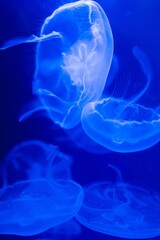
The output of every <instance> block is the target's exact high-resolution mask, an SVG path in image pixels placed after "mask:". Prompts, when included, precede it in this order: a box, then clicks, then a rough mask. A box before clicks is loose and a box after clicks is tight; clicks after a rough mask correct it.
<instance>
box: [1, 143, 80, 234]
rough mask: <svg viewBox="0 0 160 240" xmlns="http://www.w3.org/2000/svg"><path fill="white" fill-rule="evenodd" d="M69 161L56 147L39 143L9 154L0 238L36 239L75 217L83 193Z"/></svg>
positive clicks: (21, 146)
mask: <svg viewBox="0 0 160 240" xmlns="http://www.w3.org/2000/svg"><path fill="white" fill-rule="evenodd" d="M69 160H70V159H69ZM69 160H68V157H67V156H65V155H64V154H62V153H61V152H59V150H58V148H57V147H55V146H53V145H51V144H46V143H43V142H41V141H36V140H31V141H26V142H22V143H21V144H19V145H17V146H15V148H13V149H12V150H11V151H10V153H9V154H8V155H7V157H6V159H5V160H4V163H5V166H6V171H7V174H6V176H7V179H6V180H3V183H4V184H3V186H2V188H1V189H0V218H1V222H0V234H15V235H22V236H29V235H34V234H38V233H41V232H43V231H46V230H47V229H49V228H51V227H54V226H57V225H59V224H62V223H65V222H67V221H69V220H70V219H72V218H73V217H74V216H75V214H76V213H77V212H78V210H79V208H80V206H81V204H82V201H83V189H82V187H81V186H80V185H79V184H77V183H76V182H74V181H72V180H71V174H70V164H71V162H70V161H69ZM68 161H69V162H68ZM10 176H12V178H10ZM3 177H5V175H3Z"/></svg>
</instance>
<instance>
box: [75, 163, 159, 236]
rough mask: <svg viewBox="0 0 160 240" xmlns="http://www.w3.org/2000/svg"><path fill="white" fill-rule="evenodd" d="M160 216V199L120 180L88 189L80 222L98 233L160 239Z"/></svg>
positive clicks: (94, 185) (99, 183) (80, 212)
mask: <svg viewBox="0 0 160 240" xmlns="http://www.w3.org/2000/svg"><path fill="white" fill-rule="evenodd" d="M110 166H111V165H110ZM111 167H112V168H114V169H115V170H116V171H117V172H118V174H119V176H120V172H119V170H118V169H117V168H116V167H113V166H111ZM159 216H160V196H159V195H158V194H156V193H153V192H150V191H148V190H145V189H143V188H140V187H137V186H133V185H130V184H127V183H124V182H122V179H121V177H120V179H119V181H118V182H117V183H111V182H105V181H103V182H96V183H94V184H91V185H90V186H89V187H87V188H86V189H85V190H84V202H83V204H82V207H81V209H80V211H79V212H78V215H77V216H76V219H77V220H78V221H79V222H80V223H81V224H82V225H84V226H86V227H87V228H89V229H92V230H94V231H97V232H101V233H104V234H107V235H112V236H116V237H122V238H127V239H142V238H151V237H155V236H158V235H160V219H159Z"/></svg>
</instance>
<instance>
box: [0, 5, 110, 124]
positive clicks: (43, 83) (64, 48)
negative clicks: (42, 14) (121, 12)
mask: <svg viewBox="0 0 160 240" xmlns="http://www.w3.org/2000/svg"><path fill="white" fill-rule="evenodd" d="M71 26H72V27H71ZM27 42H38V45H37V49H36V70H35V74H34V81H33V93H34V94H37V95H38V97H39V99H40V102H41V104H42V105H39V104H38V105H37V106H36V107H35V106H33V109H32V110H30V111H28V112H26V113H25V114H24V115H23V116H21V119H20V120H23V119H24V118H26V117H28V116H29V115H30V114H32V113H34V112H35V111H37V110H40V109H46V110H47V111H48V114H49V116H50V118H51V119H52V120H53V121H54V122H55V123H57V124H59V125H60V126H61V127H63V128H66V129H69V128H72V127H74V126H76V125H77V124H78V123H79V122H80V116H81V111H82V108H83V107H84V105H85V104H86V103H88V102H90V101H95V100H98V99H99V98H100V96H101V94H102V92H103V89H104V86H105V82H106V79H107V76H108V72H109V69H110V65H111V60H112V55H113V37H112V32H111V28H110V24H109V21H108V19H107V16H106V14H105V13H104V11H103V9H102V8H101V7H100V5H99V4H98V3H96V2H94V1H90V0H87V1H83V0H81V1H76V2H73V3H68V4H64V5H63V6H61V7H59V8H58V9H56V10H55V11H54V12H53V14H52V15H51V16H49V17H47V18H46V20H45V21H44V24H43V25H42V28H41V32H40V37H36V36H34V35H32V36H31V37H29V38H27V39H25V38H24V39H22V38H20V39H14V40H11V41H9V42H7V43H6V44H5V45H4V46H2V47H1V50H2V49H6V48H8V47H11V46H15V45H18V44H21V43H27Z"/></svg>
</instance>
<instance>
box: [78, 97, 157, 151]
mask: <svg viewBox="0 0 160 240" xmlns="http://www.w3.org/2000/svg"><path fill="white" fill-rule="evenodd" d="M82 125H83V128H84V130H85V132H86V133H87V135H88V136H89V137H90V138H92V139H93V140H94V141H95V142H97V143H99V144H100V145H102V146H104V147H106V148H108V149H110V150H112V151H115V152H136V151H141V150H144V149H147V148H149V147H151V146H153V145H155V144H156V143H157V142H159V141H160V115H159V114H158V113H157V112H156V111H154V109H151V108H145V107H144V106H141V105H139V104H135V103H130V102H127V101H124V100H122V99H115V98H106V99H103V100H101V101H97V102H92V103H89V104H87V105H86V106H85V107H84V110H83V113H82Z"/></svg>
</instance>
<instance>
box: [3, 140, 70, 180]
mask: <svg viewBox="0 0 160 240" xmlns="http://www.w3.org/2000/svg"><path fill="white" fill-rule="evenodd" d="M71 162H72V160H71V158H70V157H69V156H66V155H64V154H63V153H61V152H60V151H59V149H58V147H57V146H54V145H52V144H47V143H44V142H42V141H39V140H30V141H24V142H21V143H19V144H17V145H16V146H14V147H13V148H12V149H11V150H10V152H9V153H8V154H7V156H6V157H5V159H4V165H5V169H6V172H7V173H9V172H12V173H13V174H7V179H6V181H7V184H12V183H15V182H17V181H21V180H28V179H29V180H33V179H37V178H48V177H50V178H52V179H54V180H57V179H71V171H70V165H71ZM4 182H5V180H4Z"/></svg>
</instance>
